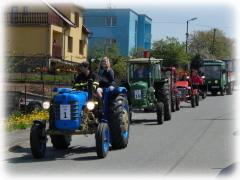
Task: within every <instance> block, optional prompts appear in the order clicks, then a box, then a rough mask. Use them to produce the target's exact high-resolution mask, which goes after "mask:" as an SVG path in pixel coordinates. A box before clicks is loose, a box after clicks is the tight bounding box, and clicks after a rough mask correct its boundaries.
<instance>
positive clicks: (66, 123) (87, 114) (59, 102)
mask: <svg viewBox="0 0 240 180" xmlns="http://www.w3.org/2000/svg"><path fill="white" fill-rule="evenodd" d="M92 86H93V82H92V81H91V80H90V81H89V82H88V88H87V89H88V90H87V91H82V90H76V89H71V88H56V89H55V92H57V94H56V95H55V96H54V97H53V99H52V101H51V103H49V102H48V103H47V102H46V103H45V105H44V107H45V108H49V120H48V121H49V123H46V121H39V120H36V121H34V122H33V125H32V127H31V131H30V146H31V151H32V155H33V157H34V158H43V157H44V156H45V151H46V143H47V135H50V138H51V142H52V145H53V147H54V148H55V149H67V148H68V147H69V146H70V143H71V137H72V135H81V134H85V133H86V132H84V130H83V129H82V125H83V124H84V123H85V124H86V122H87V124H88V125H89V124H91V125H90V126H92V128H93V129H94V130H93V131H94V132H93V133H95V140H96V152H97V156H98V157H99V158H104V157H106V155H107V153H108V151H109V147H110V145H111V146H112V148H113V149H121V148H125V147H126V146H127V144H128V138H129V107H128V101H127V90H126V89H125V88H124V87H115V88H114V90H110V89H109V88H106V89H104V91H103V98H102V100H101V103H100V102H99V103H98V101H96V100H95V99H96V98H94V96H93V93H92V89H93V88H92ZM99 104H101V105H99ZM100 106H101V107H100ZM47 124H49V126H48V128H47ZM87 133H89V132H87Z"/></svg>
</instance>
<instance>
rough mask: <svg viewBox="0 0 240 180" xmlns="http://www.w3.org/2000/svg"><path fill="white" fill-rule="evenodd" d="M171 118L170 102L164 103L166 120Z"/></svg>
mask: <svg viewBox="0 0 240 180" xmlns="http://www.w3.org/2000/svg"><path fill="white" fill-rule="evenodd" d="M170 120H171V108H170V104H169V102H166V103H164V121H170Z"/></svg>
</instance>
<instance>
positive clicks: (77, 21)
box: [74, 12, 79, 27]
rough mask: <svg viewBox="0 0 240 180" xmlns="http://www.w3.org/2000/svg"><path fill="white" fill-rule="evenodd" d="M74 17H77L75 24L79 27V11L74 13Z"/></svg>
mask: <svg viewBox="0 0 240 180" xmlns="http://www.w3.org/2000/svg"><path fill="white" fill-rule="evenodd" d="M74 17H75V21H74V22H75V24H76V26H77V27H79V14H78V13H77V12H75V13H74Z"/></svg>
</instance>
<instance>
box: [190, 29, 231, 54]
mask: <svg viewBox="0 0 240 180" xmlns="http://www.w3.org/2000/svg"><path fill="white" fill-rule="evenodd" d="M214 31H215V32H214ZM214 33H215V34H214ZM233 47H234V41H233V40H232V39H230V38H228V37H226V36H225V34H224V32H223V31H221V30H219V29H215V30H214V29H211V30H209V31H196V32H194V33H193V34H190V36H189V48H188V49H189V52H190V53H191V54H192V55H196V54H198V55H199V56H200V57H201V58H202V59H206V58H216V59H231V58H233Z"/></svg>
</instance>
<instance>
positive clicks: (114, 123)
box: [109, 94, 131, 149]
mask: <svg viewBox="0 0 240 180" xmlns="http://www.w3.org/2000/svg"><path fill="white" fill-rule="evenodd" d="M130 116H131V115H130V114H129V106H128V100H127V97H126V96H125V95H123V94H118V95H115V96H114V97H111V98H110V103H109V129H110V133H111V138H112V142H111V144H112V147H113V148H114V149H122V148H125V147H126V146H127V144H128V138H129V127H130V126H129V124H130Z"/></svg>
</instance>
